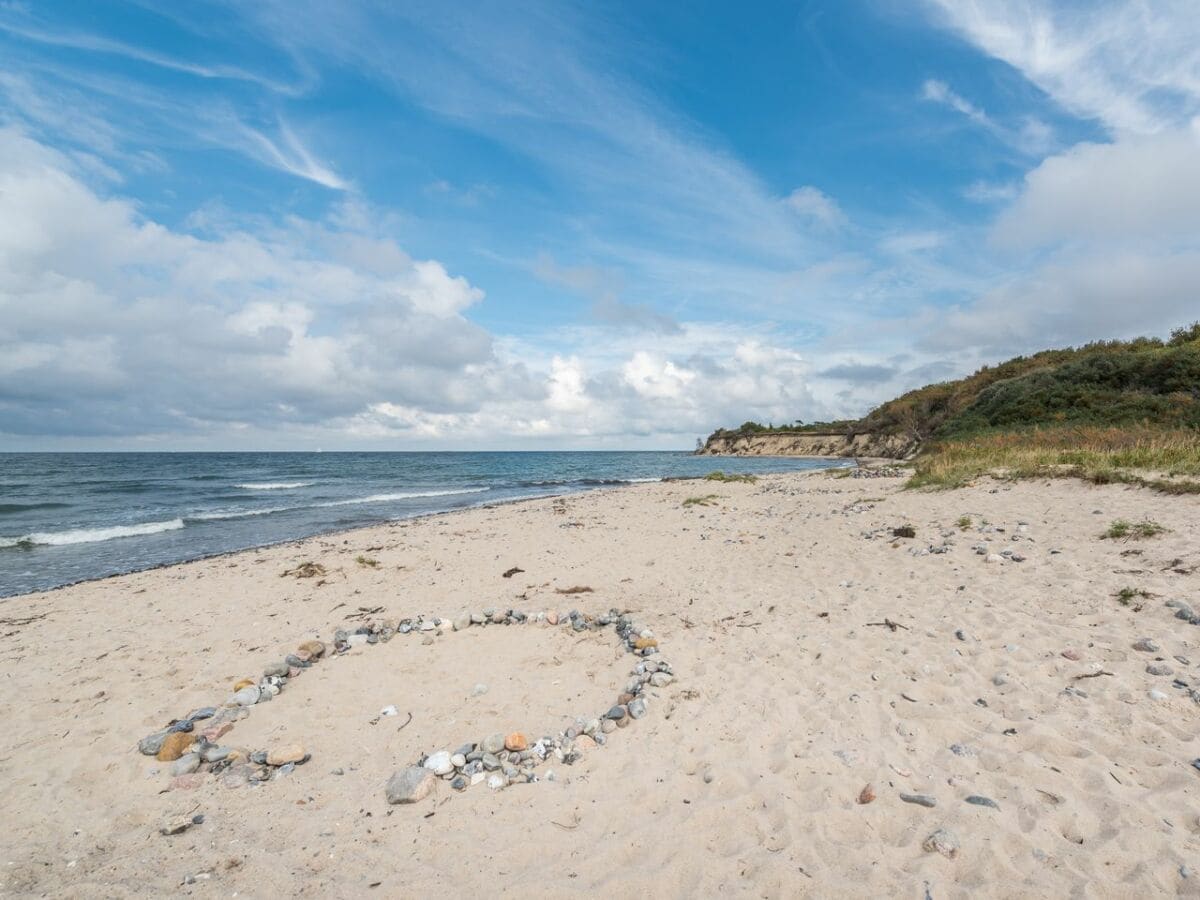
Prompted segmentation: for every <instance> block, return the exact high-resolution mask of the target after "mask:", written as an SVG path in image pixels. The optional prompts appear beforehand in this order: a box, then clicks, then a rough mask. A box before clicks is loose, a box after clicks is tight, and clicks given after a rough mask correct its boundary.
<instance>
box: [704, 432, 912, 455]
mask: <svg viewBox="0 0 1200 900" xmlns="http://www.w3.org/2000/svg"><path fill="white" fill-rule="evenodd" d="M916 448H917V442H916V441H915V440H914V439H912V438H907V437H904V436H902V435H877V434H866V433H858V434H851V433H846V432H815V431H770V432H762V433H758V434H739V433H731V432H727V433H724V434H722V433H717V434H714V435H712V436H710V437H709V439H708V440H707V441H706V442H705V444H704V446H703V447H702V448H700V449H699V450H697V451H696V453H697V455H699V456H846V457H850V456H876V457H886V458H889V459H903V458H905V457H907V456H909V455H911V454H912V453H913V452H914V451H915V450H916Z"/></svg>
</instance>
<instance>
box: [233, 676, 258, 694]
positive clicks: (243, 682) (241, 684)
mask: <svg viewBox="0 0 1200 900" xmlns="http://www.w3.org/2000/svg"><path fill="white" fill-rule="evenodd" d="M252 684H254V679H253V678H241V679H239V680H238V681H235V682H234V683H233V692H234V693H235V694H236V693H237V692H238V691H240V690H242V689H243V688H248V687H250V686H251V685H252Z"/></svg>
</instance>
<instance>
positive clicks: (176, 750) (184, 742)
mask: <svg viewBox="0 0 1200 900" xmlns="http://www.w3.org/2000/svg"><path fill="white" fill-rule="evenodd" d="M195 742H196V738H195V735H191V734H187V733H185V732H182V731H173V732H171V733H170V734H168V735H167V739H166V740H165V741H163V745H162V747H160V748H159V751H158V756H156V757H155V759H157V760H158V761H159V762H173V761H174V760H177V759H179V757H181V756H183V754H185V753H187V749H188V747H190V746H192V744H194V743H195Z"/></svg>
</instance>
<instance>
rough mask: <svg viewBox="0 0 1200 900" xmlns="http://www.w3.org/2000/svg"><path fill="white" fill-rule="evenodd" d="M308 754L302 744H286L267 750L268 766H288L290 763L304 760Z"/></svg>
mask: <svg viewBox="0 0 1200 900" xmlns="http://www.w3.org/2000/svg"><path fill="white" fill-rule="evenodd" d="M307 756H308V754H307V753H305V752H304V747H303V745H301V744H284V745H283V746H282V747H273V748H272V749H270V750H268V751H267V765H268V766H286V765H287V764H288V763H298V762H303V761H304V759H305V757H307Z"/></svg>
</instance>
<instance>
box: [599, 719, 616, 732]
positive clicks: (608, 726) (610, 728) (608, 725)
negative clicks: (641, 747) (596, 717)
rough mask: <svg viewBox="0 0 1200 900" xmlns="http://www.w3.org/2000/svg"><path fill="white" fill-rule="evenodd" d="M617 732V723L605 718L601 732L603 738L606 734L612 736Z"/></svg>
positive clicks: (601, 724)
mask: <svg viewBox="0 0 1200 900" xmlns="http://www.w3.org/2000/svg"><path fill="white" fill-rule="evenodd" d="M616 730H617V723H616V722H614V721H613V720H612V719H609V718H605V719H604V721H602V722H601V723H600V732H601V735H602V736H603V735H605V734H612V733H613V732H614V731H616Z"/></svg>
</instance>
